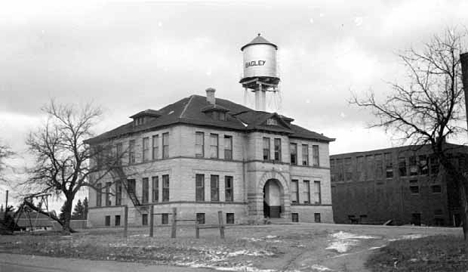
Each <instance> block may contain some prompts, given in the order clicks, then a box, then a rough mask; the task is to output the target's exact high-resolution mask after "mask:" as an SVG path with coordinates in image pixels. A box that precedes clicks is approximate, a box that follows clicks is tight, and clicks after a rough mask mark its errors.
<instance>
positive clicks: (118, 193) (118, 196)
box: [115, 181, 122, 206]
mask: <svg viewBox="0 0 468 272" xmlns="http://www.w3.org/2000/svg"><path fill="white" fill-rule="evenodd" d="M115 205H116V206H119V205H122V182H121V181H117V182H116V183H115Z"/></svg>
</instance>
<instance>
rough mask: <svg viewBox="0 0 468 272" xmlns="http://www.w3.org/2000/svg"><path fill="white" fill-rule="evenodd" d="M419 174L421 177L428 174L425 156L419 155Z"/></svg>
mask: <svg viewBox="0 0 468 272" xmlns="http://www.w3.org/2000/svg"><path fill="white" fill-rule="evenodd" d="M419 173H420V174H421V175H427V174H429V165H428V163H427V156H426V155H419Z"/></svg>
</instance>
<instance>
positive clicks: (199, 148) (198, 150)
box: [195, 131, 205, 158]
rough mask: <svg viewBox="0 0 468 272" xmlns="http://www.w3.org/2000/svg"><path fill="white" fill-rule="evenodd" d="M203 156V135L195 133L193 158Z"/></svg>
mask: <svg viewBox="0 0 468 272" xmlns="http://www.w3.org/2000/svg"><path fill="white" fill-rule="evenodd" d="M204 156H205V133H203V132H199V131H197V132H195V157H197V158H203V157H204Z"/></svg>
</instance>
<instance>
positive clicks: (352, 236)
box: [331, 231, 379, 240]
mask: <svg viewBox="0 0 468 272" xmlns="http://www.w3.org/2000/svg"><path fill="white" fill-rule="evenodd" d="M331 236H332V237H333V238H335V239H340V240H346V239H378V238H379V237H376V236H370V235H357V234H353V233H349V232H344V231H340V232H337V233H333V234H332V235H331Z"/></svg>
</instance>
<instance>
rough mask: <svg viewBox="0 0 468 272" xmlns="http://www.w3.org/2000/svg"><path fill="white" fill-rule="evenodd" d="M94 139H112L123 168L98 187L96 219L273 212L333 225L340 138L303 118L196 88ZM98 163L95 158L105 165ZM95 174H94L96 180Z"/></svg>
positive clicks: (101, 222)
mask: <svg viewBox="0 0 468 272" xmlns="http://www.w3.org/2000/svg"><path fill="white" fill-rule="evenodd" d="M131 118H132V119H133V121H132V122H129V123H127V124H125V125H123V126H120V127H118V128H116V129H114V130H111V131H109V132H106V133H104V134H102V135H99V136H97V137H95V138H93V139H89V140H88V141H87V143H88V144H90V145H91V147H92V148H97V147H98V146H100V145H109V144H111V145H112V146H113V147H114V151H115V153H116V154H120V153H122V152H124V153H125V154H124V155H123V157H122V160H121V161H122V163H121V165H122V167H121V170H122V171H123V172H122V173H125V176H126V180H124V181H122V177H123V175H118V174H117V175H112V173H110V174H109V175H107V176H106V178H105V179H104V180H102V181H101V182H100V185H99V186H100V188H102V191H101V193H96V191H95V190H90V192H89V200H90V202H89V203H90V204H89V214H88V221H89V223H90V225H92V226H106V225H107V226H116V225H117V226H118V225H120V224H123V207H124V205H128V206H129V207H130V208H129V224H130V225H136V226H138V225H146V224H147V223H148V209H147V207H148V206H150V205H153V206H154V210H155V213H157V214H158V215H157V216H156V217H155V223H156V224H166V223H168V222H169V221H170V218H169V217H170V213H171V211H172V208H173V207H177V208H178V217H179V218H185V219H195V218H196V219H197V220H198V221H199V222H201V223H203V222H205V223H207V224H208V223H216V222H217V220H218V219H217V211H219V210H221V211H223V213H224V214H225V218H224V220H226V223H230V224H231V223H232V224H237V223H244V222H247V221H248V220H260V219H262V218H265V217H269V218H285V219H286V220H292V221H302V222H333V213H332V206H331V189H330V168H329V148H328V146H329V143H330V142H331V141H333V140H334V139H331V138H328V137H326V136H324V135H322V134H319V133H316V132H313V131H310V130H307V129H305V128H302V127H300V126H297V125H294V124H292V122H293V119H291V118H288V117H285V116H282V115H279V114H277V113H269V112H264V111H255V110H252V109H250V108H247V107H245V106H242V105H239V104H236V103H233V102H231V101H228V100H224V99H217V98H215V90H214V89H208V90H207V96H206V97H204V96H199V95H192V96H190V97H187V98H184V99H182V100H180V101H177V102H175V103H174V104H171V105H168V106H166V107H163V108H162V109H160V110H157V111H156V110H146V111H142V112H139V113H137V114H135V115H133V116H131ZM96 163H98V162H95V161H94V162H92V164H96ZM91 178H93V177H91Z"/></svg>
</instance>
